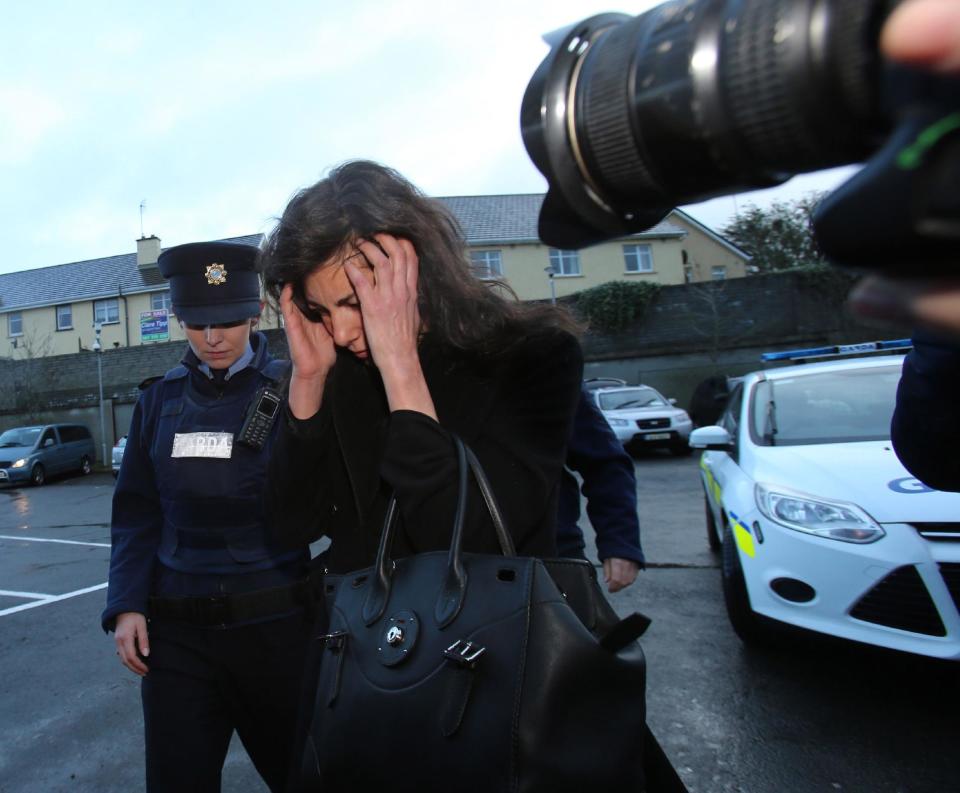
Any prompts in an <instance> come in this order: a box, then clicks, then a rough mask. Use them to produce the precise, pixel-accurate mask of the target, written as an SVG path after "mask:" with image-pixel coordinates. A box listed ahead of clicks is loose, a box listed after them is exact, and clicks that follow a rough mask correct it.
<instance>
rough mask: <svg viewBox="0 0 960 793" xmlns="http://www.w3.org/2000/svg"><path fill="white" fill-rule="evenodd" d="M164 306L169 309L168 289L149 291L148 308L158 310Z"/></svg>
mask: <svg viewBox="0 0 960 793" xmlns="http://www.w3.org/2000/svg"><path fill="white" fill-rule="evenodd" d="M162 308H165V309H166V310H167V311H170V308H171V304H170V290H169V289H168V290H166V291H165V292H151V293H150V309H151V310H152V311H159V310H160V309H162Z"/></svg>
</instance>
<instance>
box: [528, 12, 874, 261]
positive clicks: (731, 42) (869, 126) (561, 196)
mask: <svg viewBox="0 0 960 793" xmlns="http://www.w3.org/2000/svg"><path fill="white" fill-rule="evenodd" d="M892 4H893V2H892V0H674V1H673V2H668V3H665V4H663V5H660V6H658V7H656V8H654V9H652V10H651V11H648V12H646V13H644V14H641V15H640V16H637V17H629V16H626V15H622V14H604V15H600V16H596V17H591V18H589V19H587V20H584V21H583V22H580V23H578V24H577V25H573V26H572V27H571V28H570V29H569V31H567V33H566V34H565V36H564V38H563V40H562V41H561V42H559V43H557V44H556V46H554V47H553V49H552V51H551V53H550V54H549V55H548V56H547V58H546V59H545V60H544V62H543V63H542V64H541V66H540V68H539V69H538V70H537V72H536V74H535V75H534V76H533V78H532V79H531V81H530V84H529V85H528V86H527V90H526V93H525V94H524V99H523V106H522V108H521V128H522V132H523V139H524V144H525V146H526V147H527V151H528V153H529V154H530V157H531V158H532V159H533V161H534V163H535V164H536V166H537V167H538V168H539V169H540V171H541V172H542V173H543V174H544V176H546V178H547V181H548V182H549V191H548V194H547V197H546V199H545V201H544V206H543V209H542V211H541V215H540V236H541V238H542V239H543V240H544V241H545V242H547V243H548V244H551V245H555V246H557V247H561V248H577V247H582V246H583V245H588V244H591V243H593V242H598V241H600V240H602V239H607V238H609V237H612V236H618V235H622V234H629V233H633V232H637V231H642V230H644V229H646V228H649V227H650V226H652V225H653V224H655V223H656V222H658V221H659V220H660V219H662V218H663V217H664V216H665V215H666V214H667V212H669V211H670V210H671V209H672V208H673V207H675V206H677V205H679V204H686V203H693V202H696V201H702V200H705V199H707V198H711V197H713V196H717V195H725V194H728V193H732V192H739V191H742V190H748V189H756V188H760V187H770V186H773V185H776V184H780V183H781V182H783V181H785V180H786V179H788V178H789V177H791V176H793V175H794V174H797V173H803V172H807V171H814V170H819V169H821V168H828V167H832V166H836V165H842V164H846V163H851V162H857V161H860V160H862V159H864V158H865V157H867V156H868V155H869V154H870V153H871V152H872V151H874V150H875V148H876V147H877V145H878V144H879V143H880V141H881V140H882V137H883V135H884V133H885V132H886V131H887V129H888V127H889V122H888V121H887V119H886V118H885V116H884V114H883V113H882V112H881V109H880V107H879V104H880V103H879V99H878V95H879V94H878V92H879V87H878V86H879V69H880V59H879V56H878V54H877V38H878V35H879V29H880V26H881V24H882V21H883V19H884V18H885V17H886V14H887V13H888V11H889V9H890V7H891V6H892Z"/></svg>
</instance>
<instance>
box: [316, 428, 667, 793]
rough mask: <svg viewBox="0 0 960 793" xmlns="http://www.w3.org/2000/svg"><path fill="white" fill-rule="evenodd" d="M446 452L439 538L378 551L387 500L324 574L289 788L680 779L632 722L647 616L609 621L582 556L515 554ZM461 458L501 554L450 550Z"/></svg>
mask: <svg viewBox="0 0 960 793" xmlns="http://www.w3.org/2000/svg"><path fill="white" fill-rule="evenodd" d="M457 450H458V458H459V461H460V475H459V503H458V507H457V513H456V516H455V518H454V522H453V532H452V540H451V545H450V550H449V552H443V551H440V552H431V553H423V554H417V555H414V556H409V557H405V558H402V559H397V560H392V559H391V558H390V545H391V539H392V536H393V532H394V529H395V526H396V522H397V512H398V510H397V505H396V499H395V498H394V499H392V500H391V503H390V506H389V508H388V510H387V516H386V519H385V521H384V528H383V532H382V535H381V538H380V545H379V549H378V551H377V558H376V562H375V564H374V566H373V567H372V568H369V569H366V570H362V571H358V572H355V573H352V574H349V575H345V576H335V577H328V578H327V580H326V582H325V586H324V589H325V597H326V602H327V614H328V625H327V628H326V632H325V633H324V634H323V635H321V636H319V637H318V642H320V644H321V647H320V652H319V655H320V657H321V661H320V670H319V676H318V680H317V685H316V689H315V702H314V707H313V713H312V719H310V718H309V714H308V721H309V722H310V723H309V730H308V735H307V740H306V746H305V751H304V753H303V759H302V768H301V772H302V776H301V779H300V784H299V789H301V790H322V791H325V793H340V792H341V791H362V790H383V791H390V793H397V792H399V791H418V792H420V793H423V791H432V790H441V789H446V790H452V791H457V793H472V792H473V791H476V793H480V792H481V791H482V793H496V792H497V791H517V792H518V793H527V792H529V793H533V791H544V793H547V792H548V791H549V793H562V791H576V793H582V791H586V790H605V789H609V790H618V791H643V790H650V791H659V790H670V791H682V790H685V788H684V787H683V785H682V783H680V780H679V777H677V776H676V774H675V772H673V769H672V767H671V766H670V765H669V762H668V761H667V760H666V757H665V756H664V755H663V754H662V752H660V750H659V747H658V746H657V745H656V742H655V741H654V740H653V739H652V736H651V735H650V734H649V731H648V730H647V729H646V725H645V713H646V707H645V695H644V690H645V682H646V668H645V661H644V656H643V652H642V650H641V649H640V646H639V644H638V643H637V642H636V637H637V636H638V635H639V634H640V633H642V632H643V630H644V629H645V628H646V626H647V624H648V620H647V619H646V618H645V617H642V616H641V615H639V614H634V615H632V616H630V617H627V618H626V619H625V620H620V619H619V618H618V617H617V615H616V613H615V612H614V611H613V609H612V608H611V607H610V605H609V604H608V602H607V600H606V598H605V597H604V595H603V593H602V592H601V590H600V588H599V586H598V584H597V580H596V573H595V571H594V568H593V566H592V565H591V564H589V563H588V562H581V561H575V560H547V561H544V560H540V559H533V558H525V557H518V556H516V555H515V554H514V550H513V543H512V540H511V538H510V535H509V534H508V533H507V530H506V528H505V526H504V523H503V520H502V517H501V515H500V511H499V509H498V507H497V505H496V502H495V500H494V498H493V494H492V492H491V490H490V487H489V484H488V483H487V480H486V477H485V476H484V474H483V471H482V469H481V468H480V466H479V464H478V463H477V461H476V458H475V457H474V456H473V454H472V453H471V452H470V451H469V450H468V449H466V448H465V447H464V446H463V444H462V443H461V442H460V441H459V440H457ZM468 461H469V467H470V468H472V470H473V473H474V477H475V479H476V480H477V483H478V485H479V487H480V491H481V493H482V494H483V496H484V500H485V502H486V509H487V510H489V512H490V515H491V518H492V519H493V524H494V527H495V530H496V533H497V537H498V540H499V544H500V548H501V550H502V555H484V554H473V553H463V552H462V551H461V543H462V540H463V526H464V515H465V510H466V509H467V504H466V493H467V470H468V465H467V462H468ZM651 759H653V760H654V761H655V763H654V764H655V765H656V766H658V767H653V768H652V774H651ZM664 763H665V764H666V765H665V770H666V772H667V773H666V776H665V777H663V778H664V779H667V780H668V782H669V786H668V785H667V783H666V782H662V781H661V782H657V783H656V784H657V786H656V787H654V786H653V785H654V781H653V777H656V776H658V775H662V774H663V772H664V765H663V764H664ZM676 785H679V787H677V786H676Z"/></svg>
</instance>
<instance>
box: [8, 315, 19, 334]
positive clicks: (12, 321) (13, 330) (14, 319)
mask: <svg viewBox="0 0 960 793" xmlns="http://www.w3.org/2000/svg"><path fill="white" fill-rule="evenodd" d="M7 335H8V336H22V335H23V315H22V314H21V313H20V312H19V311H14V312H13V313H12V314H7Z"/></svg>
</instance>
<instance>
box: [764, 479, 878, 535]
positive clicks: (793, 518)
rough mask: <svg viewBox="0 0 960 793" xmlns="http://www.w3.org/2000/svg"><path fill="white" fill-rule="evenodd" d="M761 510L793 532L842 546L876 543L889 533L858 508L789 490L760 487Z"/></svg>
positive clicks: (854, 505)
mask: <svg viewBox="0 0 960 793" xmlns="http://www.w3.org/2000/svg"><path fill="white" fill-rule="evenodd" d="M756 498H757V506H758V507H759V508H760V511H761V512H762V513H763V514H764V515H766V516H767V517H768V518H770V520H772V521H775V522H776V523H779V524H780V525H781V526H786V527H787V528H789V529H795V530H796V531H802V532H806V533H807V534H814V535H816V536H817V537H825V538H827V539H830V540H840V541H841V542H855V543H868V542H875V541H876V540H879V539H880V538H881V537H883V536H884V534H885V533H886V532H884V530H883V529H882V528H881V527H880V525H879V524H878V523H877V522H876V521H875V520H874V519H873V518H871V517H870V516H869V515H868V514H867V513H866V512H864V511H863V510H862V509H860V507H858V506H857V505H856V504H850V503H847V502H843V501H827V500H825V499H820V498H814V497H813V496H808V495H806V494H803V493H794V492H790V491H789V490H787V489H786V488H777V489H773V488H771V487H767V486H765V485H761V484H758V485H757V487H756Z"/></svg>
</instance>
